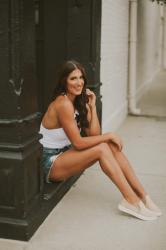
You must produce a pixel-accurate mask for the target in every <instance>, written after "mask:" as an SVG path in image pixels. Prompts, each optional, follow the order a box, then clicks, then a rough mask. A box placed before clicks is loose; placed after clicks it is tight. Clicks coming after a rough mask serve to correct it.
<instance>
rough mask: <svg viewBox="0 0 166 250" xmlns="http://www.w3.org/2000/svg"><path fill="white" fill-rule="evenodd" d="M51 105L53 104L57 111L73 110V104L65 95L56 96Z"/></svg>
mask: <svg viewBox="0 0 166 250" xmlns="http://www.w3.org/2000/svg"><path fill="white" fill-rule="evenodd" d="M53 105H55V107H56V110H57V112H59V111H60V112H61V111H62V112H70V113H73V112H74V106H73V104H72V102H71V101H70V99H69V98H68V97H67V96H58V97H57V98H56V100H55V103H54V104H53Z"/></svg>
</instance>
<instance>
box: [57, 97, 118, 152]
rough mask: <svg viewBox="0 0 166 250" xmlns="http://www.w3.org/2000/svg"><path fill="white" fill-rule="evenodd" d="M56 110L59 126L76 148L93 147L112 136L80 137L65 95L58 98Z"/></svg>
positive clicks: (107, 140) (106, 134) (107, 134)
mask: <svg viewBox="0 0 166 250" xmlns="http://www.w3.org/2000/svg"><path fill="white" fill-rule="evenodd" d="M56 112H57V118H58V121H59V123H60V125H61V127H62V128H63V129H64V131H65V133H66V135H67V136H68V138H69V140H70V141H71V144H72V145H73V146H74V147H75V148H76V149H77V150H82V149H86V148H89V147H93V146H95V145H97V144H99V143H102V142H109V141H110V140H112V138H113V135H112V134H111V133H105V134H103V135H96V136H87V137H82V136H81V135H80V131H79V129H78V127H77V123H76V121H75V119H74V107H73V104H72V103H71V101H70V100H69V99H67V98H66V97H62V98H61V100H59V102H58V105H56Z"/></svg>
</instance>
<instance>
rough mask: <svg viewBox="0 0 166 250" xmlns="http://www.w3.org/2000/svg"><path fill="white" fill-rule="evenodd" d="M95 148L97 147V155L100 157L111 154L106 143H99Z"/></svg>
mask: <svg viewBox="0 0 166 250" xmlns="http://www.w3.org/2000/svg"><path fill="white" fill-rule="evenodd" d="M97 147H98V154H99V156H100V157H101V156H103V155H106V154H109V155H110V154H112V151H111V149H110V147H109V146H108V143H106V142H103V143H100V144H99V145H98V146H97Z"/></svg>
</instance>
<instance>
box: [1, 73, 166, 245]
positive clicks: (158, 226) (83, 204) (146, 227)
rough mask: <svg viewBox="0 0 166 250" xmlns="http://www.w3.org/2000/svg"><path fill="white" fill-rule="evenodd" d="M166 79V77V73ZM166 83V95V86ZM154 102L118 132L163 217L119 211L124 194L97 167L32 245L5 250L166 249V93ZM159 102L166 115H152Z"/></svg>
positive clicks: (86, 174)
mask: <svg viewBox="0 0 166 250" xmlns="http://www.w3.org/2000/svg"><path fill="white" fill-rule="evenodd" d="M162 74H163V75H162ZM161 75H162V76H161ZM161 75H160V77H161V78H162V77H163V79H166V78H165V77H166V75H165V72H164V73H163V72H162V73H161ZM156 84H157V82H156ZM161 85H162V87H163V89H162V91H161V93H162V95H163V91H165V90H166V84H165V85H164V84H161ZM154 86H155V87H154V91H152V89H150V90H149V91H152V93H153V94H154V92H155V91H156V87H157V86H156V85H155V83H154ZM158 87H160V84H158ZM158 91H159V90H158ZM148 93H149V92H148ZM148 93H146V95H148V96H149V94H148ZM152 93H151V94H150V96H151V95H152ZM157 93H158V92H157ZM143 98H144V97H143ZM153 98H158V102H157V100H156V99H155V101H154V102H152V103H151V105H150V104H149V103H148V101H149V98H144V99H143V102H144V103H142V102H141V105H142V107H143V106H144V107H146V115H144V116H143V117H137V116H128V117H127V119H126V120H125V122H124V123H123V124H122V126H121V127H120V128H119V129H118V130H117V131H116V132H117V133H118V134H119V135H120V136H121V138H122V139H123V142H124V152H125V154H126V155H127V157H128V158H129V160H130V162H131V163H132V166H133V168H134V170H135V172H136V174H137V176H138V177H139V179H140V181H141V182H142V184H143V185H144V187H145V189H146V191H147V192H148V193H149V194H150V195H151V197H152V198H153V200H154V201H155V202H156V203H157V204H158V206H159V207H160V208H161V210H162V212H163V215H162V216H161V217H159V218H158V219H157V220H155V221H141V220H139V219H136V218H134V217H131V216H127V215H124V214H122V213H121V212H120V211H118V209H117V206H118V204H119V202H120V201H121V198H122V196H121V194H120V192H119V190H118V189H117V188H116V186H115V185H114V184H113V183H112V182H111V181H110V179H109V178H108V177H107V176H105V175H104V173H103V172H102V171H101V169H100V166H99V164H95V165H93V166H92V167H91V168H89V169H88V170H86V171H85V172H84V174H83V175H82V176H81V177H80V178H79V180H78V181H77V183H76V184H75V185H74V186H73V187H71V189H70V190H69V192H68V193H67V194H66V195H65V196H64V198H63V199H62V200H61V201H60V202H59V203H58V205H57V206H56V207H55V208H54V209H53V211H52V212H51V213H50V215H49V216H48V217H47V218H46V220H45V221H44V223H43V224H42V225H41V226H40V228H39V229H38V230H37V231H36V233H35V234H34V236H33V237H32V238H31V239H30V240H29V242H21V241H14V240H5V239H0V250H111V249H112V250H140V249H141V250H166V116H165V115H166V113H164V112H165V111H164V110H165V108H166V95H165V100H164V98H161V97H160V95H156V96H154V97H153ZM153 98H152V99H153ZM150 99H151V98H150ZM159 100H160V101H161V100H162V101H161V102H160V101H159ZM146 102H147V103H146ZM156 102H157V103H158V106H160V107H159V108H157V109H158V110H160V113H157V114H155V113H154V112H153V114H152V113H151V109H153V108H154V107H153V104H154V103H156ZM159 103H160V104H159ZM153 111H154V109H153ZM148 112H150V113H148ZM148 114H150V115H148ZM151 115H152V116H151ZM155 116H156V117H155Z"/></svg>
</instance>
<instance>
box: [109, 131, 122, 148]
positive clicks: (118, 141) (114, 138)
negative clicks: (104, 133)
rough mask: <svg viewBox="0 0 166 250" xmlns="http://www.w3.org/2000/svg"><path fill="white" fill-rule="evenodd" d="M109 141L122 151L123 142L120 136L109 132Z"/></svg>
mask: <svg viewBox="0 0 166 250" xmlns="http://www.w3.org/2000/svg"><path fill="white" fill-rule="evenodd" d="M110 142H111V143H113V144H115V146H116V147H117V148H118V150H119V151H122V148H123V143H122V140H121V139H120V137H119V136H118V135H116V134H111V139H110Z"/></svg>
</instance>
